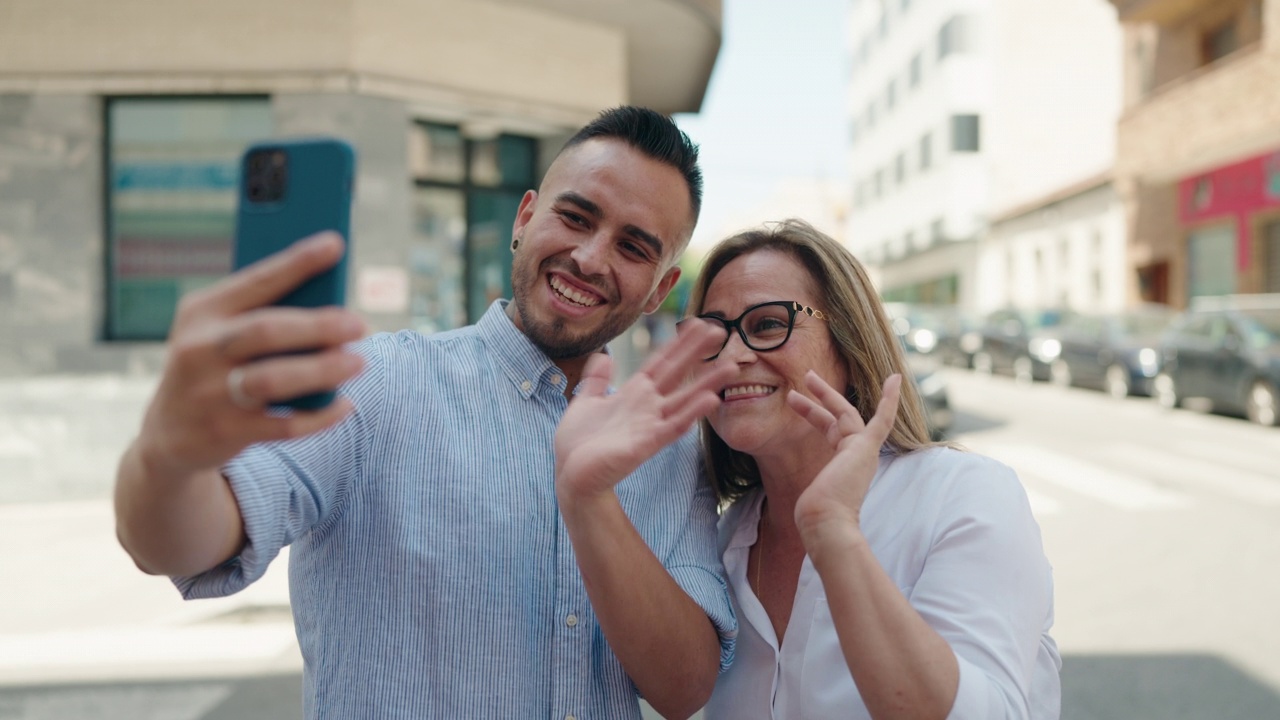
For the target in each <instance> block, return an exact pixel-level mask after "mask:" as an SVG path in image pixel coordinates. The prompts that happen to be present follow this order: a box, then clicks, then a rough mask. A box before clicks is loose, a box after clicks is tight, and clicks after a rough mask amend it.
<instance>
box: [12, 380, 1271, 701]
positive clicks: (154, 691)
mask: <svg viewBox="0 0 1280 720" xmlns="http://www.w3.org/2000/svg"><path fill="white" fill-rule="evenodd" d="M947 372H948V377H949V380H950V387H951V394H952V405H953V406H954V407H955V409H956V425H955V428H954V429H953V432H952V434H951V438H952V439H953V440H955V441H956V442H959V443H961V444H963V445H964V446H966V447H969V448H970V449H973V450H975V451H979V452H984V453H986V454H989V455H992V456H994V457H996V458H998V459H1001V460H1003V461H1004V462H1006V463H1008V464H1010V465H1011V466H1013V467H1014V468H1015V469H1017V470H1018V472H1019V475H1020V476H1021V477H1022V479H1023V482H1024V484H1025V486H1026V488H1027V491H1028V495H1029V496H1030V498H1031V502H1032V507H1033V509H1034V510H1035V512H1036V514H1037V517H1038V518H1039V520H1040V524H1041V528H1042V531H1043V534H1044V540H1045V547H1046V551H1047V552H1048V554H1049V558H1050V560H1051V562H1052V563H1053V565H1054V573H1055V582H1056V610H1057V624H1056V626H1055V631H1054V635H1055V637H1056V639H1057V641H1058V643H1059V646H1060V647H1061V649H1062V652H1063V656H1064V666H1063V671H1062V679H1063V692H1064V701H1063V718H1065V719H1067V720H1111V719H1115V720H1121V719H1124V720H1147V719H1150V720H1156V719H1159V720H1171V719H1172V720H1178V719H1187V720H1190V719H1192V718H1213V719H1214V720H1258V719H1260V718H1280V620H1278V619H1277V617H1280V616H1278V615H1277V613H1276V611H1275V606H1276V605H1277V603H1278V602H1280V462H1278V461H1280V428H1259V427H1255V426H1251V425H1249V424H1248V423H1246V422H1244V421H1242V420H1239V419H1235V418H1226V417H1219V416H1213V415H1206V414H1203V413H1197V412H1191V411H1181V410H1180V411H1173V412H1166V411H1162V410H1160V409H1159V408H1157V407H1155V404H1154V403H1152V402H1151V401H1149V400H1144V399H1140V398H1130V399H1128V400H1125V401H1115V400H1112V399H1111V398H1109V397H1107V396H1105V395H1103V394H1102V393H1097V392H1091V391H1086V390H1077V389H1071V390H1063V389H1060V388H1056V387H1050V386H1047V385H1034V386H1021V385H1017V384H1015V383H1014V382H1013V381H1012V380H1009V379H1005V378H999V377H996V378H984V377H979V376H975V375H972V374H970V373H967V372H962V371H947ZM283 667H286V668H288V667H290V666H289V665H288V664H287V663H286V664H284V665H283ZM122 677H123V675H122ZM299 683H300V679H299V677H298V675H297V673H296V670H284V671H280V672H273V673H269V674H260V675H257V676H253V677H242V678H231V679H228V678H226V677H225V676H224V677H207V678H202V677H188V678H178V679H173V678H170V679H166V680H163V681H146V680H139V679H136V678H135V679H129V680H116V681H112V680H110V679H106V680H101V681H98V682H74V683H59V682H56V681H53V682H49V681H46V682H41V683H33V684H27V685H22V684H16V685H15V684H8V685H5V686H2V687H0V720H45V719H53V718H57V719H58V720H81V719H86V720H87V719H89V718H94V719H102V720H124V719H125V718H128V719H129V720H136V719H147V720H233V719H234V720H254V719H256V718H264V719H265V718H271V719H273V720H278V719H287V718H299V717H301V709H300V703H299V699H298V697H299Z"/></svg>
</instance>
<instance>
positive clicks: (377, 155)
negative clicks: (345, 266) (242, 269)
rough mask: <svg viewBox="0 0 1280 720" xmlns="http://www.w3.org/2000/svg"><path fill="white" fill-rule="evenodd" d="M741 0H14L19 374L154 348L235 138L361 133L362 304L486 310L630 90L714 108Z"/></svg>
mask: <svg viewBox="0 0 1280 720" xmlns="http://www.w3.org/2000/svg"><path fill="white" fill-rule="evenodd" d="M720 12H721V9H720V0H415V1H414V2H405V1H404V0H305V1H304V0H279V1H277V2H267V3H264V2H253V1H250V0H225V1H223V2H218V3H202V2H194V0H121V1H119V2H109V3H88V2H82V1H81V0H4V2H3V3H0V339H2V340H3V342H0V375H22V374H29V373H39V372H120V371H128V370H131V369H134V370H145V369H148V368H153V367H155V365H156V363H157V362H158V360H159V357H160V343H159V341H160V340H162V339H163V337H164V336H165V334H166V332H167V330H168V326H169V323H170V321H171V319H172V313H173V308H174V306H175V304H176V302H177V299H178V298H179V297H180V296H181V295H182V294H183V293H184V292H186V291H188V290H191V289H192V288H196V287H200V286H202V285H206V284H208V283H210V282H212V281H214V280H216V279H217V278H218V277H220V276H222V275H223V274H225V273H226V272H227V271H228V269H229V265H230V235H231V232H232V225H233V212H234V205H235V184H236V181H237V176H238V158H239V154H240V152H241V151H242V149H243V147H244V146H245V145H246V144H247V143H249V142H252V141H255V140H259V139H263V138H269V137H285V136H295V135H307V134H328V135H337V136H341V137H343V138H345V139H347V140H348V141H349V142H351V143H352V144H353V145H354V147H355V149H356V151H357V154H358V158H359V169H358V178H357V199H356V206H355V208H354V213H353V227H352V236H353V247H352V270H353V272H352V277H351V288H350V291H349V293H348V296H349V298H350V299H351V301H352V303H353V305H354V306H355V307H357V308H358V309H360V310H361V311H363V312H364V314H365V315H366V316H367V317H368V318H369V320H370V323H371V325H372V326H373V327H375V328H377V329H393V328H402V327H411V328H416V329H419V330H422V331H424V332H433V331H437V330H442V329H447V328H451V327H456V326H458V325H461V324H464V323H466V322H468V321H470V320H473V319H475V318H476V317H477V316H478V315H479V314H480V313H481V312H483V309H484V307H486V306H487V305H488V303H489V302H490V301H491V300H492V299H493V298H494V297H498V296H502V295H506V294H507V292H508V288H509V277H508V273H509V260H510V256H509V250H508V244H509V234H510V226H511V221H512V219H513V217H514V213H515V207H516V205H517V204H518V203H519V200H520V197H521V195H522V194H523V192H524V191H525V190H526V189H527V188H529V187H532V186H534V185H535V184H536V182H537V181H538V179H539V178H540V176H541V172H542V170H543V168H544V167H545V165H546V163H547V162H549V160H550V158H551V157H552V156H553V155H554V153H555V152H556V150H558V148H559V146H560V144H561V143H562V142H563V140H564V139H565V137H566V136H567V134H568V133H569V132H571V131H572V130H573V129H575V128H577V127H579V126H580V125H582V124H583V123H585V122H586V121H588V120H589V119H591V118H592V117H593V116H594V115H595V114H596V113H597V112H599V111H600V110H601V109H603V108H606V107H610V106H615V105H619V104H624V103H632V104H639V105H646V106H649V107H653V108H655V109H658V110H661V111H664V112H668V113H674V112H691V111H697V110H698V108H699V106H700V104H701V102H702V98H703V94H704V93H705V91H706V86H707V82H708V79H709V77H710V73H711V69H712V66H713V64H714V62H715V58H716V55H717V53H718V50H719V46H720V30H721V21H720Z"/></svg>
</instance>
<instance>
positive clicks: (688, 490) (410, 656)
mask: <svg viewBox="0 0 1280 720" xmlns="http://www.w3.org/2000/svg"><path fill="white" fill-rule="evenodd" d="M504 307H505V303H503V302H501V301H500V302H496V303H494V304H493V305H492V306H491V307H490V308H489V310H488V312H486V313H485V315H484V317H483V318H482V319H481V320H480V322H479V323H478V324H477V325H474V326H470V327H466V328H462V329H459V330H455V331H451V332H447V333H442V334H438V335H432V336H429V337H427V336H422V335H420V334H417V333H414V332H400V333H396V334H380V335H376V336H374V337H372V338H369V339H367V340H365V341H363V342H362V343H361V344H360V345H359V349H360V352H361V353H362V354H363V355H364V357H365V358H366V360H367V363H366V369H365V371H364V372H363V373H362V374H361V375H360V376H359V377H357V378H355V379H353V380H352V381H350V382H349V383H347V384H346V385H345V386H344V387H343V389H342V392H343V393H345V394H346V395H347V396H348V397H350V398H351V399H352V400H353V401H354V403H355V406H356V411H355V412H354V413H352V415H351V416H349V417H348V418H347V419H345V420H344V421H343V422H342V423H340V424H338V425H337V426H335V427H333V428H330V429H329V430H326V431H325V432H323V433H320V434H317V435H314V436H312V437H309V438H303V439H301V440H295V441H290V442H285V443H274V444H265V445H256V446H253V447H251V448H249V449H248V450H246V451H245V452H244V453H242V454H241V455H240V456H238V457H237V458H235V459H234V460H232V461H231V462H230V463H229V464H228V465H227V466H226V467H225V468H224V474H225V475H226V476H227V478H228V479H229V480H230V483H231V487H232V489H233V491H234V492H235V495H236V499H237V501H238V502H239V504H240V509H241V512H242V514H243V515H244V521H245V531H246V534H247V535H248V538H249V542H248V545H247V546H246V547H245V548H244V550H243V551H242V552H241V554H240V555H239V556H238V557H236V558H233V559H232V560H230V561H228V562H227V563H225V564H224V565H222V566H220V567H218V568H215V569H213V570H210V571H209V572H206V573H204V574H202V575H199V576H197V577H194V578H176V579H175V582H176V583H177V584H178V587H179V588H180V589H181V590H182V592H183V594H184V595H185V596H186V597H188V598H197V597H210V596H221V595H227V594H230V593H234V592H236V591H238V590H240V589H242V588H244V587H245V586H247V585H248V584H250V583H252V582H253V581H254V580H256V579H258V578H259V577H261V576H262V574H263V573H264V572H265V571H266V568H267V564H268V563H270V562H271V560H272V558H274V557H275V556H276V555H277V554H278V553H279V551H280V549H281V548H282V547H284V546H285V545H290V544H291V545H292V550H291V552H290V567H289V585H290V595H291V598H292V605H293V613H294V621H295V625H296V627H297V632H298V640H299V644H300V646H301V649H302V654H303V658H304V660H305V671H304V679H303V682H304V687H303V705H304V708H305V713H306V717H308V718H343V719H346V718H427V717H442V718H443V717H450V718H452V717H467V718H556V719H558V720H559V719H563V718H567V717H571V716H572V717H574V718H578V719H579V720H583V719H587V718H589V719H593V720H594V719H596V718H639V717H640V710H639V703H638V700H637V697H636V690H635V686H634V685H633V684H632V683H631V680H630V679H629V678H628V677H627V675H626V673H625V672H624V671H623V669H622V666H621V664H620V663H619V662H618V659H617V658H616V657H615V656H614V654H613V652H612V651H611V650H610V648H609V646H608V644H607V643H606V642H605V639H604V635H603V633H602V632H601V630H600V626H599V624H598V623H597V621H596V618H595V615H594V613H593V612H592V609H591V605H590V603H589V602H588V600H587V593H586V589H585V588H584V587H583V582H582V577H581V574H580V573H579V571H578V567H577V563H576V560H575V559H574V553H573V547H572V546H571V545H570V542H569V536H568V534H567V533H566V531H565V527H564V523H563V521H562V520H561V518H560V514H559V512H558V509H557V505H556V496H555V489H554V477H555V474H554V457H553V451H552V438H553V436H554V434H555V430H556V425H557V424H558V423H559V421H560V418H561V416H562V415H563V414H564V411H565V408H566V407H567V401H566V400H565V397H564V383H565V378H564V376H563V374H561V373H560V371H559V369H558V368H557V367H556V366H555V365H554V364H553V363H552V362H551V361H550V360H548V359H547V357H546V355H544V354H543V353H542V352H541V351H540V350H538V349H537V348H536V347H535V346H534V345H533V344H532V343H531V342H530V341H529V340H528V338H527V337H525V335H524V334H523V333H522V332H520V331H519V330H518V329H517V328H516V327H515V326H514V325H513V324H512V322H511V320H510V319H509V318H508V317H507V315H506V313H505V311H504ZM617 493H618V496H619V498H620V500H621V503H622V506H623V508H624V509H625V511H626V513H627V515H628V516H629V517H630V518H631V521H632V523H634V524H635V526H636V529H637V530H638V531H639V532H640V534H641V535H642V536H643V537H644V539H645V541H646V542H647V543H648V544H649V547H650V548H652V549H653V552H654V554H655V555H656V556H657V557H658V559H659V560H660V561H661V562H662V563H663V565H664V566H665V567H666V568H667V570H668V571H669V572H670V573H671V575H672V577H674V578H675V580H676V582H677V583H679V585H680V587H682V588H683V589H684V590H685V591H686V592H687V593H688V594H689V595H690V596H691V597H692V598H693V599H694V600H695V601H696V602H697V603H698V604H699V605H700V606H701V607H702V608H703V609H704V610H705V611H706V613H707V616H708V617H709V618H710V619H711V622H712V623H713V624H714V625H715V626H716V628H717V630H718V632H719V634H720V643H721V665H722V668H723V667H725V666H727V664H728V662H729V660H730V659H731V657H732V652H733V640H734V637H735V636H736V632H737V626H736V621H735V619H734V615H733V610H732V607H731V605H730V602H729V597H728V591H727V589H726V584H725V580H724V571H723V568H722V566H721V562H720V558H719V557H718V553H717V551H716V527H715V526H716V510H715V508H716V503H715V497H714V493H713V491H712V490H711V488H710V486H709V484H708V483H707V482H706V481H705V479H704V477H703V474H702V472H701V465H700V462H699V458H698V445H697V440H696V436H695V435H694V434H693V433H692V432H691V433H690V434H688V435H686V436H684V437H683V438H682V439H681V440H679V441H678V442H676V443H674V444H673V445H671V446H670V447H668V448H666V449H665V450H664V451H662V452H661V453H660V454H658V455H657V456H655V457H654V458H652V459H651V460H650V461H649V462H647V463H645V464H644V465H643V466H641V467H640V469H639V470H637V471H636V472H635V473H633V474H632V475H631V476H630V477H628V478H627V479H626V480H624V481H623V482H622V483H621V484H620V485H618V488H617Z"/></svg>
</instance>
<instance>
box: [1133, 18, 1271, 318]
mask: <svg viewBox="0 0 1280 720" xmlns="http://www.w3.org/2000/svg"><path fill="white" fill-rule="evenodd" d="M1112 3H1113V4H1114V5H1115V6H1116V9H1117V11H1118V14H1119V17H1120V21H1121V22H1122V23H1123V24H1124V32H1125V66H1126V71H1125V111H1124V114H1123V116H1122V118H1121V120H1120V124H1119V131H1118V139H1117V160H1116V169H1115V177H1116V186H1117V190H1118V192H1119V195H1120V197H1121V198H1122V201H1123V202H1124V204H1125V207H1126V216H1127V222H1128V225H1129V233H1130V246H1129V252H1128V264H1129V267H1130V268H1131V283H1130V298H1131V300H1145V301H1158V302H1167V303H1170V304H1172V305H1175V306H1179V307H1182V306H1185V305H1186V304H1187V303H1188V302H1189V301H1190V299H1191V298H1192V297H1196V296H1200V295H1218V294H1224V293H1255V292H1276V291H1280V0H1112Z"/></svg>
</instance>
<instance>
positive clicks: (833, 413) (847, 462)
mask: <svg viewBox="0 0 1280 720" xmlns="http://www.w3.org/2000/svg"><path fill="white" fill-rule="evenodd" d="M805 385H806V387H807V388H808V389H809V392H811V393H813V396H814V398H816V400H814V399H811V398H809V397H806V396H805V395H803V394H801V393H799V392H796V391H794V390H792V391H791V392H790V393H788V394H787V404H788V405H790V406H791V409H793V410H795V411H796V412H797V413H798V414H799V415H800V417H802V418H804V419H805V420H807V421H808V422H809V424H811V425H813V427H814V428H816V429H817V430H818V431H819V432H821V433H822V434H823V436H824V437H825V438H826V439H827V442H829V443H831V447H832V449H833V450H834V451H835V455H834V457H832V458H831V461H830V462H828V463H827V465H826V467H824V468H823V469H822V470H821V471H820V472H819V473H818V475H817V477H815V478H814V479H813V482H812V483H810V485H809V487H808V488H807V489H806V490H805V491H804V493H802V494H801V495H800V498H799V500H797V501H796V514H795V519H796V527H797V528H798V529H799V530H800V537H801V539H802V540H803V541H804V544H805V547H810V546H811V545H810V543H811V542H817V541H819V540H820V539H821V535H822V534H823V533H825V532H828V531H832V530H835V531H846V530H848V529H855V530H857V529H858V528H859V525H858V514H859V513H860V512H861V510H862V501H863V499H864V498H865V497H866V495H867V489H868V488H869V487H870V486H871V481H872V479H873V478H874V477H875V474H876V469H877V468H878V467H879V465H880V448H881V446H883V445H884V443H885V440H887V439H888V437H889V433H890V432H891V431H892V430H893V424H894V420H895V419H896V418H897V415H898V396H899V391H900V390H901V387H902V376H901V375H897V374H895V375H890V376H889V377H888V378H887V379H886V380H885V382H884V391H883V393H882V394H881V396H880V403H879V405H878V406H877V407H876V413H875V415H873V416H872V418H871V421H870V422H864V421H863V419H862V415H861V414H859V413H858V409H857V408H855V407H854V406H853V405H852V404H850V403H849V401H848V400H847V399H846V398H845V397H844V396H843V395H841V394H840V393H839V392H837V391H836V390H835V389H833V388H832V387H831V386H830V385H828V384H827V383H826V382H825V381H823V379H822V378H820V377H818V374H817V373H815V372H813V371H810V372H809V373H808V374H807V375H805Z"/></svg>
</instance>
